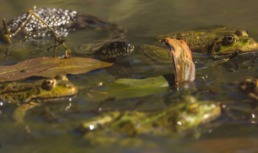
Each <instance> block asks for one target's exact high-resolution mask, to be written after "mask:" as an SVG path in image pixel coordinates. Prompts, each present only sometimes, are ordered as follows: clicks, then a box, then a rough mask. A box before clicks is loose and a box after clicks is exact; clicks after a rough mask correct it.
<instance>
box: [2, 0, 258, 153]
mask: <svg viewBox="0 0 258 153" xmlns="http://www.w3.org/2000/svg"><path fill="white" fill-rule="evenodd" d="M34 5H36V6H38V7H58V8H66V9H73V10H77V11H79V12H82V13H85V14H92V15H95V16H98V17H100V18H103V19H105V20H108V21H111V22H114V23H116V24H118V25H119V26H120V27H121V28H123V29H125V30H126V31H127V39H128V40H129V41H130V42H132V43H133V44H135V45H140V44H142V43H150V42H152V41H153V40H154V39H153V38H154V37H155V36H157V35H159V34H162V33H166V32H178V31H185V30H190V29H197V28H203V27H211V26H214V25H225V26H229V27H236V28H244V29H247V30H248V31H249V34H250V35H251V36H252V37H253V38H255V39H256V40H258V30H257V25H258V20H257V18H258V15H257V5H258V2H257V1H255V0H247V1H241V0H234V1H224V0H216V1H215V0H213V1H207V0H180V1H176V0H170V1H162V2H161V1H159V0H152V1H149V0H141V1H140V0H108V1H104V0H102V1H96V0H69V1H65V0H45V1H42V0H24V1H21V0H1V5H0V18H3V17H5V18H6V19H7V20H8V19H12V18H13V17H15V16H17V15H19V14H21V13H22V12H26V11H28V10H29V9H31V8H33V6H34ZM87 34H88V35H87ZM90 36H91V33H90V32H85V33H76V34H74V35H72V36H71V37H70V38H68V40H67V43H68V44H69V43H70V44H71V45H72V44H73V42H76V41H78V40H80V41H79V42H84V41H88V42H89V41H90V40H91V39H92V38H89V37H90ZM98 37H102V34H101V33H99V34H98ZM12 55H13V56H10V57H8V59H7V61H4V53H3V51H2V50H1V56H0V59H1V64H2V65H3V64H10V63H15V62H18V61H20V60H23V59H26V58H28V57H36V56H43V55H47V56H51V55H52V53H51V52H47V51H42V52H40V53H38V52H32V54H30V55H27V54H25V55H24V54H23V53H15V54H12ZM170 70H171V68H170V66H169V65H165V66H163V67H162V65H161V66H156V67H155V66H153V67H151V68H150V67H144V66H143V67H141V68H139V69H137V68H136V70H134V72H138V74H137V75H133V76H130V77H146V76H158V75H161V74H164V73H165V72H170ZM110 71H111V70H109V69H106V70H97V71H93V72H90V73H87V74H81V75H69V79H70V80H71V81H72V82H73V83H74V84H75V85H76V86H78V88H79V90H80V93H79V95H78V96H77V97H76V98H74V99H73V101H72V102H70V101H69V100H67V101H64V102H63V103H61V104H55V105H49V106H46V107H44V108H35V109H33V110H31V111H29V112H28V114H27V116H26V122H25V123H24V124H17V123H15V122H13V120H12V119H11V117H10V116H11V114H12V111H13V110H14V108H9V107H8V108H6V107H1V106H0V152H1V153H11V152H20V153H27V152H31V153H43V152H49V153H52V152H53V153H56V152H63V153H70V152H142V153H145V152H146V153H149V152H150V153H159V152H184V153H190V152H191V153H193V152H196V153H199V152H205V153H206V152H211V153H213V152H214V153H215V152H250V153H253V152H258V147H257V138H258V132H257V125H256V124H251V123H250V122H248V121H246V120H245V119H242V118H241V117H238V116H237V117H236V119H235V120H234V119H229V118H228V117H224V116H222V117H221V118H220V119H219V120H218V121H215V122H212V123H210V124H207V125H205V127H204V129H202V128H201V132H200V133H201V136H199V137H196V136H189V137H186V138H185V137H183V138H170V137H152V136H149V137H148V136H147V137H143V138H141V139H140V140H139V139H138V138H129V140H126V142H123V141H122V140H121V142H120V143H116V144H113V145H111V146H110V145H95V144H90V143H89V141H88V140H87V139H86V138H84V137H83V136H82V135H81V134H80V133H78V132H76V131H75V127H77V125H78V123H79V122H80V121H82V120H84V119H88V118H90V117H91V116H92V115H93V114H94V113H91V111H92V110H96V109H97V108H98V106H99V102H100V101H102V100H105V99H107V98H110V97H115V98H116V100H115V101H114V102H111V103H107V104H104V106H103V108H106V109H111V108H119V109H129V110H130V109H133V108H134V105H135V104H136V103H137V102H139V101H140V102H142V101H146V102H145V103H148V104H145V105H144V104H143V106H141V107H142V109H146V108H148V109H155V108H159V107H163V105H164V103H162V102H161V101H162V100H161V98H159V97H160V95H162V94H167V93H168V92H169V91H168V89H167V88H161V89H160V88H158V89H151V90H150V91H146V90H145V91H144V92H143V91H141V90H136V91H133V90H130V89H125V88H121V89H119V91H113V92H112V93H109V94H107V93H105V90H104V92H95V88H96V87H97V85H98V84H99V83H100V82H102V83H104V84H105V83H107V84H108V83H112V82H113V81H114V80H115V79H116V78H117V77H119V76H116V75H112V73H110ZM113 71H120V72H121V70H113ZM125 71H126V74H125V75H128V76H129V74H127V73H128V72H127V70H125ZM129 73H130V72H129ZM246 76H254V77H258V63H257V62H256V63H255V65H254V66H252V67H251V68H249V69H248V68H246V67H243V68H241V69H240V70H239V71H237V72H234V73H232V72H230V71H228V69H227V68H225V67H224V66H215V67H212V68H209V69H204V70H198V71H197V80H196V83H197V84H198V85H200V84H203V79H202V78H206V85H208V86H209V87H210V88H211V90H212V91H214V95H211V96H210V95H209V96H210V97H203V98H204V99H205V98H206V99H209V98H210V99H212V100H214V101H216V102H221V103H229V104H230V105H231V104H232V103H233V104H234V102H235V103H238V102H245V101H247V102H250V100H249V99H247V98H246V97H245V96H243V95H242V94H241V93H240V92H239V91H238V90H237V89H236V88H237V85H236V84H237V83H238V82H239V81H241V80H242V79H243V78H244V77H246ZM204 84H205V83H204ZM101 91H102V90H101ZM126 93H128V94H126ZM149 93H152V94H149ZM155 94H156V95H155ZM146 95H149V96H146ZM139 97H140V98H139ZM70 103H72V108H71V109H69V110H68V111H64V110H65V109H66V108H67V106H69V105H70ZM150 104H151V105H152V106H149V105H150ZM238 105H239V104H238ZM243 105H244V107H248V106H249V105H248V104H247V105H248V106H245V105H246V104H243ZM140 109H141V108H140ZM254 113H255V112H254ZM256 114H257V112H256ZM254 120H255V121H257V119H256V118H255V119H254ZM26 127H30V131H31V132H29V134H28V130H26Z"/></svg>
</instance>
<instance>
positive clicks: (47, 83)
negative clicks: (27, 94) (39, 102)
mask: <svg viewBox="0 0 258 153" xmlns="http://www.w3.org/2000/svg"><path fill="white" fill-rule="evenodd" d="M55 85H56V80H55V79H46V80H44V81H43V82H42V84H41V87H42V89H45V90H51V89H52V88H53V87H54V86H55Z"/></svg>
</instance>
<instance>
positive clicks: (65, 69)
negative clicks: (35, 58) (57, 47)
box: [37, 57, 113, 77]
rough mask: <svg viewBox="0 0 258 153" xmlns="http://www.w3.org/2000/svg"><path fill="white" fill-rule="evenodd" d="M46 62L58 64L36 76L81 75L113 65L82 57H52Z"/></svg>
mask: <svg viewBox="0 0 258 153" xmlns="http://www.w3.org/2000/svg"><path fill="white" fill-rule="evenodd" d="M48 60H49V61H50V62H51V61H52V60H54V61H58V63H59V64H58V65H56V66H55V67H52V68H50V69H48V70H46V71H42V72H41V73H38V74H37V76H44V77H54V76H56V75H57V74H81V73H86V72H89V71H92V70H96V69H100V68H105V67H109V66H112V65H113V63H108V62H103V61H99V60H96V59H91V58H83V57H72V58H67V59H61V58H54V57H52V58H48Z"/></svg>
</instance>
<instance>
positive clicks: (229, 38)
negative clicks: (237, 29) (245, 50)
mask: <svg viewBox="0 0 258 153" xmlns="http://www.w3.org/2000/svg"><path fill="white" fill-rule="evenodd" d="M236 41H237V39H236V37H234V35H228V36H225V37H224V38H223V40H222V45H223V46H228V45H232V44H234V43H235V42H236Z"/></svg>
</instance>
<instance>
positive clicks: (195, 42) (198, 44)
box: [157, 26, 258, 56]
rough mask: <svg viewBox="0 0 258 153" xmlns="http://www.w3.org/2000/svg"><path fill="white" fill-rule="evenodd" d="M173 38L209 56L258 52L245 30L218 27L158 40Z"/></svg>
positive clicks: (159, 37) (172, 34)
mask: <svg viewBox="0 0 258 153" xmlns="http://www.w3.org/2000/svg"><path fill="white" fill-rule="evenodd" d="M165 37H171V38H175V39H183V40H185V41H186V42H187V43H188V45H189V47H190V49H191V50H192V51H193V52H199V53H204V54H207V55H213V56H214V55H232V54H234V53H235V52H238V53H247V52H253V51H257V50H258V43H257V41H255V40H254V39H253V38H251V37H250V36H249V34H248V32H247V30H244V29H233V28H229V27H224V26H222V27H216V28H207V29H200V30H190V31H184V32H178V33H168V34H162V35H159V36H158V37H157V39H163V38H165Z"/></svg>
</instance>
